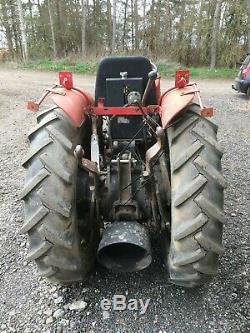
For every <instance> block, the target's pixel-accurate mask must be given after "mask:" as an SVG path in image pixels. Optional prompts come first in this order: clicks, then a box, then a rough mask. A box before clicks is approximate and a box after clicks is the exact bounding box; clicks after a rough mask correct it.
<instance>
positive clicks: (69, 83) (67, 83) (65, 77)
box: [59, 71, 73, 90]
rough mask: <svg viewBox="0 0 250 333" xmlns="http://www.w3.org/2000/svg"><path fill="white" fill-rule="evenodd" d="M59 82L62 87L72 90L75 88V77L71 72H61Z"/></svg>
mask: <svg viewBox="0 0 250 333" xmlns="http://www.w3.org/2000/svg"><path fill="white" fill-rule="evenodd" d="M59 82H60V85H61V86H63V87H64V88H66V89H67V90H70V89H72V88H73V75H72V73H71V72H67V71H62V72H59Z"/></svg>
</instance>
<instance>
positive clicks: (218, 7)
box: [210, 0, 223, 69]
mask: <svg viewBox="0 0 250 333" xmlns="http://www.w3.org/2000/svg"><path fill="white" fill-rule="evenodd" d="M222 2H223V0H217V1H216V7H215V12H214V18H213V30H212V40H211V60H210V68H211V69H213V68H215V65H216V58H217V34H218V29H219V26H220V14H221V5H222Z"/></svg>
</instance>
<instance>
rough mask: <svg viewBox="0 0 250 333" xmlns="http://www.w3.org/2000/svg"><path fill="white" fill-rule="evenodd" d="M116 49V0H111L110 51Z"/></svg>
mask: <svg viewBox="0 0 250 333" xmlns="http://www.w3.org/2000/svg"><path fill="white" fill-rule="evenodd" d="M115 50H116V0H113V31H112V52H115Z"/></svg>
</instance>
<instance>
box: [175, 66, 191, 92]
mask: <svg viewBox="0 0 250 333" xmlns="http://www.w3.org/2000/svg"><path fill="white" fill-rule="evenodd" d="M189 77H190V72H189V70H187V69H178V70H177V71H176V72H175V87H176V88H184V87H185V86H186V85H187V84H188V83H189Z"/></svg>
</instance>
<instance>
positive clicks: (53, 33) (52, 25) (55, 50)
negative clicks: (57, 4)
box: [48, 0, 57, 58]
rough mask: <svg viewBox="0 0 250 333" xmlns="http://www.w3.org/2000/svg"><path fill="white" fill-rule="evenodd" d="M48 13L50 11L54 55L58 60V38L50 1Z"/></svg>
mask: <svg viewBox="0 0 250 333" xmlns="http://www.w3.org/2000/svg"><path fill="white" fill-rule="evenodd" d="M48 11H49V22H50V29H51V37H52V46H53V54H54V58H56V57H57V48H56V38H55V30H54V18H53V13H52V8H51V1H50V0H48Z"/></svg>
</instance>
